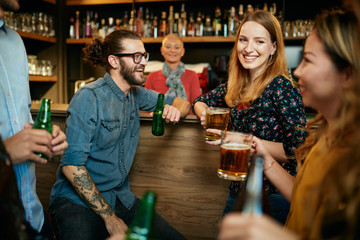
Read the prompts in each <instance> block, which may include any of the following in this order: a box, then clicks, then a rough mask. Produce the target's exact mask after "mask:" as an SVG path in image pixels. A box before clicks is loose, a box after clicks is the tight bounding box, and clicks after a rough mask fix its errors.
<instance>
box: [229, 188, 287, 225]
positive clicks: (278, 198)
mask: <svg viewBox="0 0 360 240" xmlns="http://www.w3.org/2000/svg"><path fill="white" fill-rule="evenodd" d="M237 198H238V195H237V194H235V193H232V192H230V194H229V196H228V198H227V199H226V205H225V208H224V211H223V215H225V214H227V213H229V212H232V210H233V207H234V205H235V203H236V202H237ZM267 203H268V207H269V215H270V216H271V217H272V218H273V219H275V220H276V221H278V222H279V223H280V224H282V225H284V224H285V222H286V218H287V215H288V213H289V211H290V203H289V202H288V201H287V200H286V199H285V198H284V197H283V196H282V195H281V194H280V193H274V194H269V195H268V196H267Z"/></svg>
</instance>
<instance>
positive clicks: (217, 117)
mask: <svg viewBox="0 0 360 240" xmlns="http://www.w3.org/2000/svg"><path fill="white" fill-rule="evenodd" d="M229 112H230V109H228V108H220V107H213V108H208V109H206V129H208V128H214V129H220V130H227V126H228V122H229ZM220 138H221V136H219V135H217V134H215V133H211V132H208V131H205V140H206V141H216V140H219V139H220Z"/></svg>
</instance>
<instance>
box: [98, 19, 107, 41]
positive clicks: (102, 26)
mask: <svg viewBox="0 0 360 240" xmlns="http://www.w3.org/2000/svg"><path fill="white" fill-rule="evenodd" d="M106 32H107V25H106V23H105V18H102V19H101V23H100V27H99V30H98V36H99V37H102V38H105V36H106Z"/></svg>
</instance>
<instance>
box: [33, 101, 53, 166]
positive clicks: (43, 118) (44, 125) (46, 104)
mask: <svg viewBox="0 0 360 240" xmlns="http://www.w3.org/2000/svg"><path fill="white" fill-rule="evenodd" d="M50 105H51V100H50V99H48V98H43V99H42V100H41V105H40V109H39V113H38V115H37V117H36V120H35V122H34V125H33V128H35V129H44V130H46V131H48V132H49V133H50V134H51V133H52V130H53V127H52V123H51V112H50ZM38 155H39V156H40V157H42V158H45V159H47V160H49V159H48V157H47V156H46V155H44V154H42V153H38Z"/></svg>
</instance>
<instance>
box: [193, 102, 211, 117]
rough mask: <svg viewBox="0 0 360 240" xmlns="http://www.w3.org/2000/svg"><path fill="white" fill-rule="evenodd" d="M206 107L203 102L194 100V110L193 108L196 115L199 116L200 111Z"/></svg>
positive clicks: (203, 110)
mask: <svg viewBox="0 0 360 240" xmlns="http://www.w3.org/2000/svg"><path fill="white" fill-rule="evenodd" d="M207 107H208V106H207V105H206V103H204V102H196V103H195V104H194V110H195V114H196V116H198V118H201V115H202V113H203V112H205V111H206V108H207Z"/></svg>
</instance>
